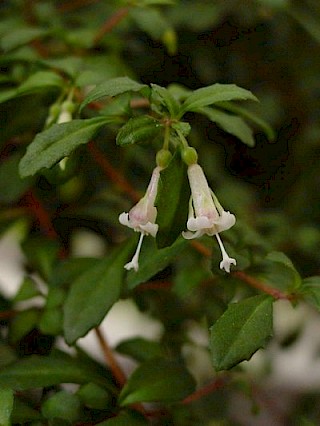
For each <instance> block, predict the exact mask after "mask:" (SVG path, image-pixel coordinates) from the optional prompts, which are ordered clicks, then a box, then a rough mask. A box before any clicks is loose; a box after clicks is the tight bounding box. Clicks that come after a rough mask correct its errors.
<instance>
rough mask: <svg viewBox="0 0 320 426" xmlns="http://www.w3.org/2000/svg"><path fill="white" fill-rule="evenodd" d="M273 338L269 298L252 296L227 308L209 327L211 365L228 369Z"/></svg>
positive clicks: (247, 357) (270, 300)
mask: <svg viewBox="0 0 320 426" xmlns="http://www.w3.org/2000/svg"><path fill="white" fill-rule="evenodd" d="M271 335H272V298H271V297H269V296H263V295H260V296H254V297H250V298H248V299H245V300H243V301H240V302H238V303H232V304H230V305H229V307H228V309H227V310H226V312H225V313H224V314H223V315H222V316H221V317H220V318H219V319H218V320H217V321H216V322H215V323H214V324H213V326H212V327H211V338H210V347H211V354H212V362H213V366H214V368H215V369H216V370H217V371H220V370H228V369H229V368H231V367H233V366H235V365H237V364H239V362H241V361H244V360H248V359H250V358H251V356H252V355H253V354H254V353H255V352H256V351H257V350H258V349H260V348H261V347H264V346H265V344H266V342H267V341H268V339H269V338H270V337H271Z"/></svg>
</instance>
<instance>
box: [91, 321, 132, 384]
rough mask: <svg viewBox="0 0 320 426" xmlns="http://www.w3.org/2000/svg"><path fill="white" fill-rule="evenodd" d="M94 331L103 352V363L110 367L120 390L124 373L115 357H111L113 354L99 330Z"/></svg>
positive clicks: (123, 381)
mask: <svg viewBox="0 0 320 426" xmlns="http://www.w3.org/2000/svg"><path fill="white" fill-rule="evenodd" d="M94 331H95V333H96V336H97V338H98V341H99V344H100V347H101V349H102V351H103V355H104V358H105V361H106V363H107V365H108V366H109V367H110V370H111V371H112V374H113V377H114V378H115V380H116V382H117V384H118V385H119V386H120V388H122V387H123V386H124V384H125V382H126V376H125V374H124V372H123V371H122V368H121V367H120V365H119V364H118V362H117V360H116V358H115V356H114V355H113V352H112V350H111V348H110V347H109V345H108V343H107V340H106V339H105V337H104V336H103V334H102V333H101V330H100V329H99V328H98V327H97V328H95V329H94Z"/></svg>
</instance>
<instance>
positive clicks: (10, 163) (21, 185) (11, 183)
mask: <svg viewBox="0 0 320 426" xmlns="http://www.w3.org/2000/svg"><path fill="white" fill-rule="evenodd" d="M20 160H21V154H20V153H15V154H13V155H11V156H10V157H9V158H8V159H6V160H5V161H4V162H2V163H1V164H0V202H1V203H8V204H9V203H12V202H15V201H18V199H19V198H20V197H21V196H22V195H23V194H24V192H26V190H27V189H28V188H30V186H31V185H32V183H33V179H30V178H29V179H21V178H20V176H19V173H18V166H19V162H20Z"/></svg>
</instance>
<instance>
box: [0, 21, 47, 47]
mask: <svg viewBox="0 0 320 426" xmlns="http://www.w3.org/2000/svg"><path fill="white" fill-rule="evenodd" d="M47 33H48V30H45V29H42V28H34V27H24V28H17V27H16V28H14V30H13V29H10V31H8V32H7V33H6V34H5V35H4V36H3V37H2V38H1V42H0V47H1V49H3V50H4V51H6V52H7V51H9V50H12V49H15V48H16V47H19V46H22V45H24V44H27V43H30V41H32V40H35V39H36V38H39V37H43V36H45V35H46V34H47Z"/></svg>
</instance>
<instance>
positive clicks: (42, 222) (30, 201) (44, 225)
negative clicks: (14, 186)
mask: <svg viewBox="0 0 320 426" xmlns="http://www.w3.org/2000/svg"><path fill="white" fill-rule="evenodd" d="M23 202H24V205H25V206H26V207H27V208H28V209H29V211H30V212H31V213H32V214H33V216H34V217H35V218H36V219H37V220H38V222H39V227H40V229H42V230H43V232H44V233H45V234H46V235H47V237H48V238H50V239H52V240H56V239H58V234H57V232H56V230H55V229H54V227H53V225H52V223H51V219H50V216H49V213H48V212H47V210H46V209H45V208H44V207H43V205H42V204H41V202H40V200H39V199H38V198H37V196H36V195H35V193H34V192H33V191H32V189H30V190H29V191H27V192H26V193H25V195H24V197H23Z"/></svg>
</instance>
